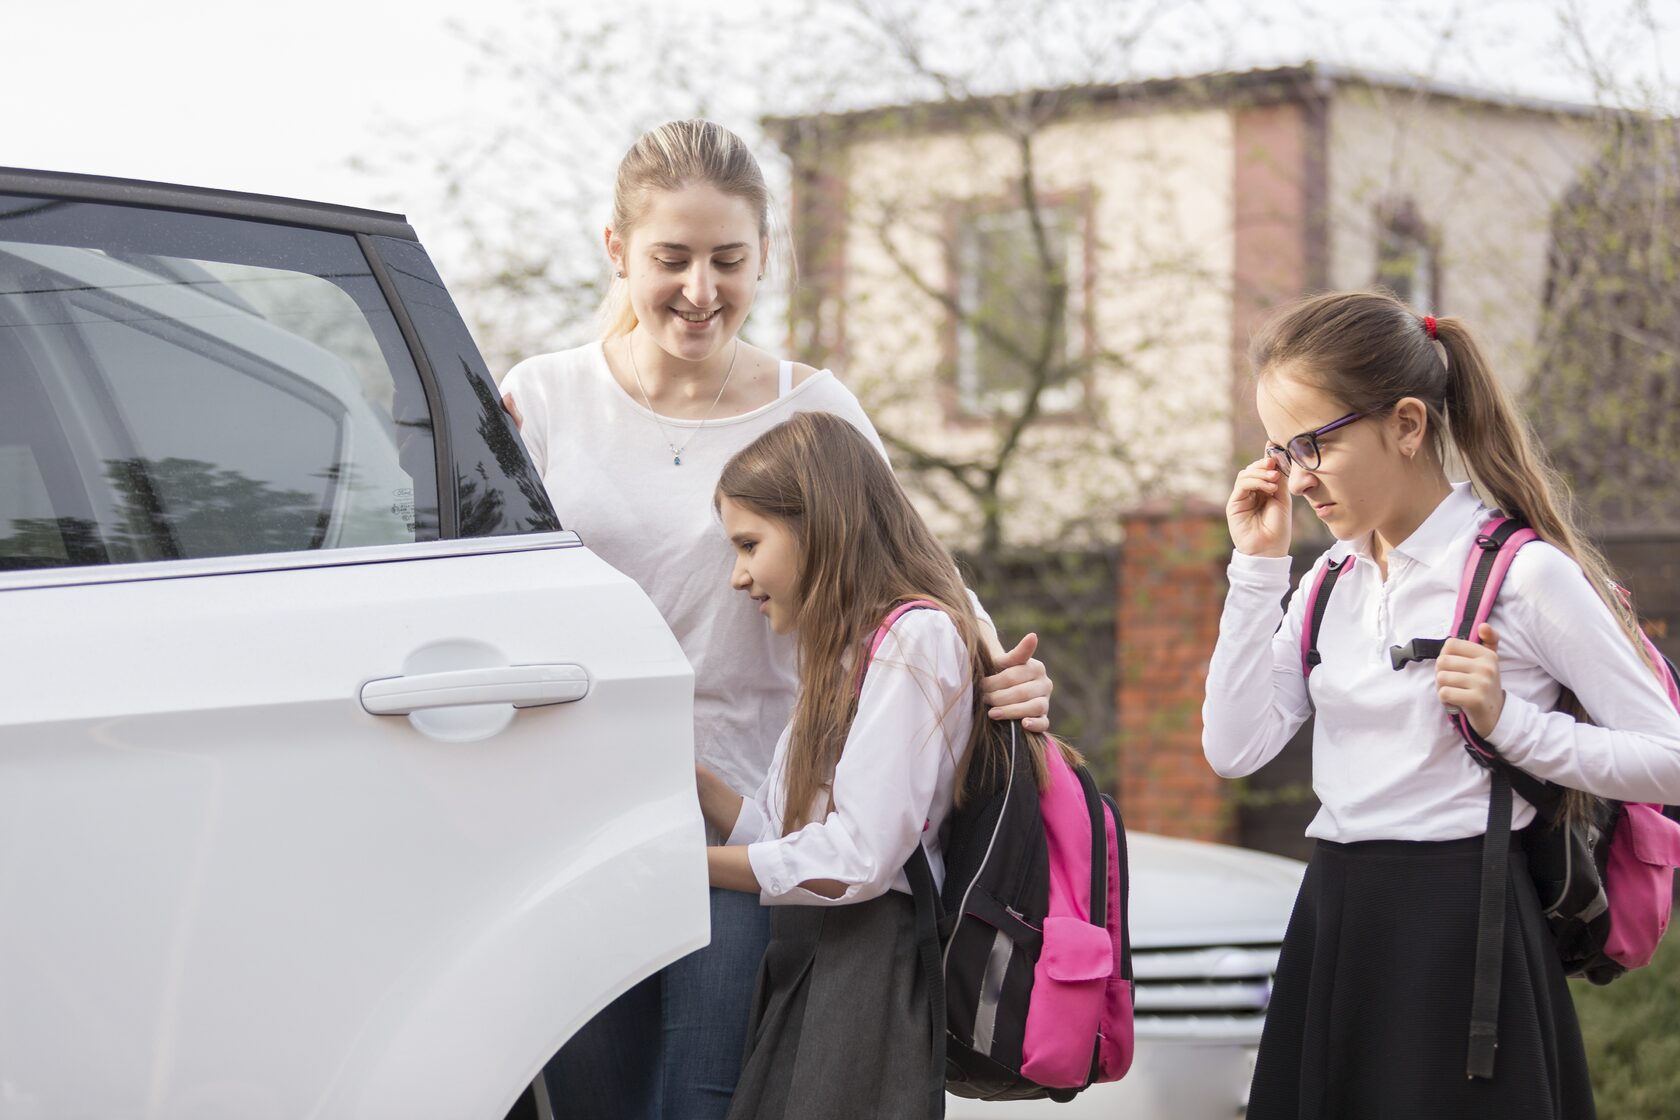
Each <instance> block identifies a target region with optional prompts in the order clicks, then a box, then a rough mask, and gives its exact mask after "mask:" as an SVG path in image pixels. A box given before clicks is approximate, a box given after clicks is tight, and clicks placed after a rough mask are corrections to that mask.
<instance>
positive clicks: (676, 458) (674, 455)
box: [624, 335, 741, 467]
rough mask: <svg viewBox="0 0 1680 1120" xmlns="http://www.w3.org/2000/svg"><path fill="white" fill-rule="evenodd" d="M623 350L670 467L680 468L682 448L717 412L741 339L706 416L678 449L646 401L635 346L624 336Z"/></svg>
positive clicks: (646, 393) (738, 352)
mask: <svg viewBox="0 0 1680 1120" xmlns="http://www.w3.org/2000/svg"><path fill="white" fill-rule="evenodd" d="M624 348H625V349H626V350H628V351H630V372H631V373H633V374H635V376H636V388H637V389H639V390H640V391H641V394H642V403H643V404H645V405H647V410H648V415H650V416H652V417H653V422H654V424H656V425H657V426H658V428H659V435H660V438H661V439H663V440H664V441H665V446H666V447H668V448H669V449H670V451H671V465H672V466H673V467H680V466H682V453H683V448H684V447H687V446H688V445H689V444H691V443H693V442H694V437H695V436H697V435H699V434H700V429H701V428H704V427H705V426H706V421H708V420H710V419H711V418H712V413H714V412H716V411H717V406H718V402H719V401H721V400H722V399H723V391H724V390H725V389H727V388H729V379H730V378H731V377H733V376H735V359H736V358H737V357H738V356H739V355H740V353H741V338H740V336H739V335H737V336H736V337H735V349H733V350H731V351H730V352H729V369H728V370H726V371H725V372H724V375H723V384H722V385H719V386H718V391H717V396H715V397H713V398H712V407H711V408H708V409H707V410H706V415H705V416H704V417H702V418H701V420H700V423H699V424H697V425H695V428H694V430H693V431H692V432H690V433H688V438H687V439H685V440H683V441H682V447H678V446H677V445H676V444H674V443H672V442H671V435H670V433H669V432H667V431H666V430H665V421H663V420H661V419H660V418H659V413H658V412H655V411H654V408H653V401H651V400H649V399H648V391H647V386H646V385H643V384H642V371H641V370H640V369H639V368H638V367H637V365H636V344H635V342H634V341H632V340H631V338H630V336H629V335H625V336H624Z"/></svg>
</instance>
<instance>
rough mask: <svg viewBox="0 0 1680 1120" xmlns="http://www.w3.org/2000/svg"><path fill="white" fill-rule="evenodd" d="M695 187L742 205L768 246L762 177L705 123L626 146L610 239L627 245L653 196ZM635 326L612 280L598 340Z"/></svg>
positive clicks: (621, 286)
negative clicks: (704, 186) (703, 186)
mask: <svg viewBox="0 0 1680 1120" xmlns="http://www.w3.org/2000/svg"><path fill="white" fill-rule="evenodd" d="M696 183H706V184H709V185H710V186H712V187H715V188H717V189H718V190H719V191H721V192H723V193H724V194H726V195H730V196H731V197H734V198H739V199H742V200H744V201H745V202H746V203H747V205H748V206H749V207H751V209H752V212H753V215H754V217H756V218H757V220H758V235H759V237H760V238H761V239H764V240H771V236H772V218H771V206H770V189H769V188H768V187H767V186H765V184H764V172H763V171H762V170H760V168H759V166H758V161H757V160H756V159H754V158H753V154H752V152H750V151H749V150H748V149H747V145H746V144H745V142H743V141H742V139H741V138H740V137H739V136H737V135H735V134H734V133H733V132H731V131H729V130H728V129H727V128H724V127H723V126H722V125H719V124H714V123H713V122H711V121H707V120H687V121H669V122H667V123H665V124H662V125H660V126H659V127H657V128H650V129H649V130H648V131H646V132H644V133H642V135H641V136H640V137H639V138H638V139H637V140H636V142H635V143H634V144H632V145H631V146H630V150H629V151H628V152H626V153H625V154H624V158H623V159H622V160H620V161H619V164H618V175H617V178H616V179H615V180H614V181H613V203H612V228H613V234H614V236H616V237H617V238H618V239H619V240H620V241H621V242H626V243H627V242H628V241H629V240H630V234H631V231H633V230H634V229H635V228H636V223H638V222H639V221H641V219H642V217H643V215H644V214H646V213H647V207H648V200H649V198H650V197H651V196H652V195H653V193H654V192H656V191H667V192H668V191H679V190H682V189H683V188H684V187H687V186H692V185H694V184H696ZM778 240H779V239H778ZM765 263H766V265H768V263H769V262H768V261H766V262H765ZM636 322H637V320H636V312H635V310H634V309H633V308H632V307H631V306H630V293H629V290H628V289H627V287H626V285H625V282H624V280H623V279H621V278H619V277H617V276H615V277H613V279H612V281H611V282H610V284H609V285H608V287H607V297H606V299H605V300H604V301H603V302H602V304H601V312H600V325H601V337H603V338H613V337H615V336H617V335H621V334H629V333H630V332H631V331H633V330H635V329H636Z"/></svg>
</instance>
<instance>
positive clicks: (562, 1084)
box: [543, 887, 770, 1120]
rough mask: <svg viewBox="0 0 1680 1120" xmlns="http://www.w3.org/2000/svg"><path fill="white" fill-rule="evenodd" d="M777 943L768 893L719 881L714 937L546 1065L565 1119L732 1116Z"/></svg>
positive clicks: (624, 999) (636, 990)
mask: <svg viewBox="0 0 1680 1120" xmlns="http://www.w3.org/2000/svg"><path fill="white" fill-rule="evenodd" d="M769 942H770V919H769V914H768V912H767V911H766V910H765V909H764V907H762V906H760V905H759V902H758V896H756V895H750V894H743V893H742V892H740V891H729V890H722V889H719V888H716V887H714V888H712V941H711V944H709V945H707V946H706V947H705V948H704V949H700V950H698V951H697V952H693V953H690V954H689V955H688V956H686V957H684V958H682V959H681V960H679V961H676V962H675V963H673V964H671V965H669V966H667V967H666V968H665V969H664V970H663V971H661V972H657V973H655V974H654V975H652V976H650V977H648V978H647V979H646V980H643V981H642V982H641V983H639V984H637V985H636V986H635V987H633V988H631V989H630V990H629V991H627V992H625V993H624V994H623V995H622V996H619V997H618V999H616V1000H614V1001H613V1002H612V1003H610V1004H608V1005H607V1007H606V1008H605V1009H603V1010H602V1011H601V1013H600V1014H599V1015H597V1016H595V1018H593V1019H591V1020H590V1021H589V1022H588V1023H586V1024H584V1026H583V1028H582V1029H581V1030H579V1031H578V1032H577V1034H575V1035H573V1036H572V1037H571V1039H569V1040H568V1041H567V1043H566V1045H565V1046H563V1047H562V1048H561V1049H560V1052H559V1053H558V1054H556V1055H555V1056H554V1058H553V1059H552V1060H551V1061H550V1062H549V1063H548V1066H547V1068H546V1069H544V1070H543V1077H544V1079H545V1080H546V1081H547V1083H548V1095H549V1099H550V1101H552V1102H553V1105H554V1115H555V1117H556V1120H723V1117H724V1115H725V1114H726V1113H727V1112H728V1111H729V1098H730V1096H731V1095H732V1094H733V1093H734V1092H735V1082H736V1080H737V1079H738V1078H739V1077H740V1075H741V1058H742V1056H743V1055H744V1054H745V1052H746V1047H747V1020H748V1018H749V1017H750V1016H751V1014H752V995H753V983H754V981H755V980H756V978H757V976H758V964H759V961H760V960H761V959H763V957H764V948H765V946H766V945H768V944H769Z"/></svg>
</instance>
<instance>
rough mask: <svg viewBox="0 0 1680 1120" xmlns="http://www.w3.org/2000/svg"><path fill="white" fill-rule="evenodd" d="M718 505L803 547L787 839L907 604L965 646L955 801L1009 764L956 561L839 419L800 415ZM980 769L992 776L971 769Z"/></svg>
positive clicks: (987, 661) (748, 456)
mask: <svg viewBox="0 0 1680 1120" xmlns="http://www.w3.org/2000/svg"><path fill="white" fill-rule="evenodd" d="M724 498H728V499H729V500H730V501H732V502H736V503H738V504H740V505H742V506H745V507H747V508H749V509H751V510H752V511H754V512H755V513H757V514H759V515H760V516H763V517H767V518H770V519H771V520H774V521H777V522H780V523H782V524H784V525H786V526H787V527H788V528H789V529H790V530H791V531H792V533H793V536H794V539H795V540H796V541H797V542H798V546H799V577H798V585H799V594H800V604H799V614H798V631H797V638H796V646H797V649H798V657H799V692H798V696H797V698H796V700H795V701H794V708H793V729H792V734H791V742H790V746H789V756H788V767H787V802H786V805H785V807H784V810H783V816H782V819H783V822H784V829H785V832H789V833H791V832H794V831H797V830H798V829H799V828H800V827H801V826H802V825H803V824H804V823H806V821H805V817H806V814H807V813H809V812H810V811H811V807H812V805H813V804H814V803H815V801H816V798H817V795H818V794H819V793H820V792H821V791H823V790H824V789H831V788H832V781H833V775H834V768H835V766H836V764H838V762H839V761H840V754H841V751H842V750H843V749H844V747H845V743H846V735H847V732H848V731H849V730H850V729H851V725H852V719H853V717H854V716H856V714H857V698H858V667H859V666H861V665H863V664H864V663H865V660H866V659H867V657H868V655H869V642H870V639H871V638H872V637H873V636H874V634H875V631H876V629H877V628H879V626H880V624H881V622H882V620H883V619H884V618H885V617H886V615H887V613H888V612H889V611H891V610H892V609H893V607H894V606H895V605H897V604H899V603H903V602H906V601H908V600H911V599H926V600H929V601H931V602H933V603H936V604H938V606H939V608H940V609H941V610H943V611H944V612H945V613H946V614H947V615H948V616H949V617H950V619H951V621H952V623H954V624H955V625H956V628H957V633H958V634H960V635H961V636H962V641H963V645H964V647H965V648H966V649H967V651H968V663H969V672H970V674H971V676H972V678H973V680H974V690H973V699H972V705H973V712H972V715H973V727H972V730H971V731H970V734H969V739H968V742H967V743H966V744H965V745H964V747H963V750H962V754H961V756H960V757H959V758H958V759H957V791H958V798H959V801H960V800H961V798H962V797H963V795H964V792H965V791H966V790H967V789H969V788H971V786H972V785H973V784H975V783H979V782H984V781H986V780H988V778H989V774H990V768H991V767H993V766H994V765H995V764H996V762H997V761H998V760H999V759H1000V758H1005V757H1007V742H1008V734H1009V732H1008V729H1007V728H1006V727H1004V726H1003V725H1000V724H997V723H995V722H994V721H993V720H991V719H988V718H987V716H986V705H985V700H984V698H983V697H982V695H981V692H980V685H979V682H980V678H981V677H984V676H986V675H988V674H990V673H991V672H992V658H991V654H990V653H989V652H988V651H987V647H986V643H985V641H984V640H983V639H982V637H981V627H980V622H979V620H978V619H977V618H976V617H975V614H974V609H973V607H972V605H971V604H970V602H969V598H968V592H967V591H966V589H965V588H964V586H963V582H962V579H961V577H960V576H959V575H958V573H957V566H956V563H955V561H954V560H953V559H952V557H951V554H950V552H949V551H948V550H947V549H946V548H945V546H944V545H942V544H940V543H939V541H938V540H937V539H935V537H934V535H933V533H932V532H931V531H929V529H928V527H927V525H926V523H925V522H923V521H922V518H921V515H920V514H918V513H917V512H916V510H915V507H914V506H912V505H911V504H910V500H909V498H907V497H906V496H905V494H904V491H903V490H902V489H901V488H900V487H899V485H898V480H897V479H895V478H894V477H893V474H892V471H891V469H889V468H888V466H887V464H886V462H885V461H884V460H883V459H882V458H881V454H880V452H878V451H876V450H875V448H874V446H872V445H871V444H870V443H869V441H868V440H866V439H865V438H864V437H863V435H862V434H861V433H860V432H858V430H857V429H856V428H854V427H852V425H851V424H849V423H848V422H846V421H845V420H842V419H840V418H839V417H837V416H834V415H832V414H830V413H826V412H801V413H797V414H795V415H794V417H793V418H792V419H791V420H788V421H786V422H785V423H782V424H779V425H777V426H776V427H774V428H772V429H770V430H769V431H768V432H765V433H764V434H763V435H762V436H759V437H758V439H756V440H754V441H753V442H752V443H750V444H748V445H747V446H746V447H744V448H742V449H741V450H740V451H738V452H736V453H735V455H734V457H733V458H731V459H730V460H729V462H728V463H727V464H726V465H725V466H724V468H723V474H722V476H721V477H720V478H719V479H718V485H717V492H716V496H715V498H714V501H716V502H721V500H722V499H724ZM1025 739H1026V741H1027V742H1028V747H1029V750H1030V751H1031V752H1032V758H1033V762H1034V767H1035V770H1036V771H1037V773H1038V780H1039V784H1040V785H1041V786H1042V785H1044V784H1046V783H1047V782H1048V780H1049V773H1048V769H1047V767H1046V766H1045V762H1044V756H1043V750H1044V747H1043V740H1042V739H1041V737H1039V736H1036V735H1030V734H1028V735H1026V736H1025ZM907 746H908V744H907ZM1073 757H1074V758H1077V756H1073ZM976 764H978V765H980V766H983V767H986V768H987V769H986V770H984V771H980V772H975V773H971V772H970V771H971V768H972V767H973V766H974V765H976Z"/></svg>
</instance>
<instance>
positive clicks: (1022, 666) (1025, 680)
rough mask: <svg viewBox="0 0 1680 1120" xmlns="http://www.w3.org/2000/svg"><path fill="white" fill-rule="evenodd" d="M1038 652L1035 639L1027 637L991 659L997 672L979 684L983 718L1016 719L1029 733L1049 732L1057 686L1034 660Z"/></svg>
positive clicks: (1032, 636)
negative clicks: (1051, 710) (1051, 704)
mask: <svg viewBox="0 0 1680 1120" xmlns="http://www.w3.org/2000/svg"><path fill="white" fill-rule="evenodd" d="M1037 649H1038V635H1037V634H1028V635H1027V636H1026V637H1024V638H1022V639H1021V640H1020V641H1019V642H1018V643H1016V645H1015V648H1014V649H1012V650H1007V651H1006V652H1005V653H1004V654H1003V656H1002V657H997V658H994V659H993V666H994V668H996V669H997V672H995V673H993V674H992V675H991V676H989V677H982V678H981V680H980V692H981V695H982V696H983V697H984V698H985V701H986V707H987V712H986V714H987V715H988V716H990V717H991V718H992V719H995V720H1009V719H1018V720H1020V721H1021V726H1022V727H1024V728H1026V729H1027V730H1028V731H1039V732H1044V731H1049V730H1050V694H1051V693H1052V692H1054V691H1055V690H1056V683H1055V682H1054V681H1052V680H1051V679H1050V674H1049V673H1048V672H1047V671H1046V670H1045V668H1044V662H1042V661H1040V660H1038V658H1036V657H1034V656H1033V653H1034V652H1036V651H1037Z"/></svg>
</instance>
